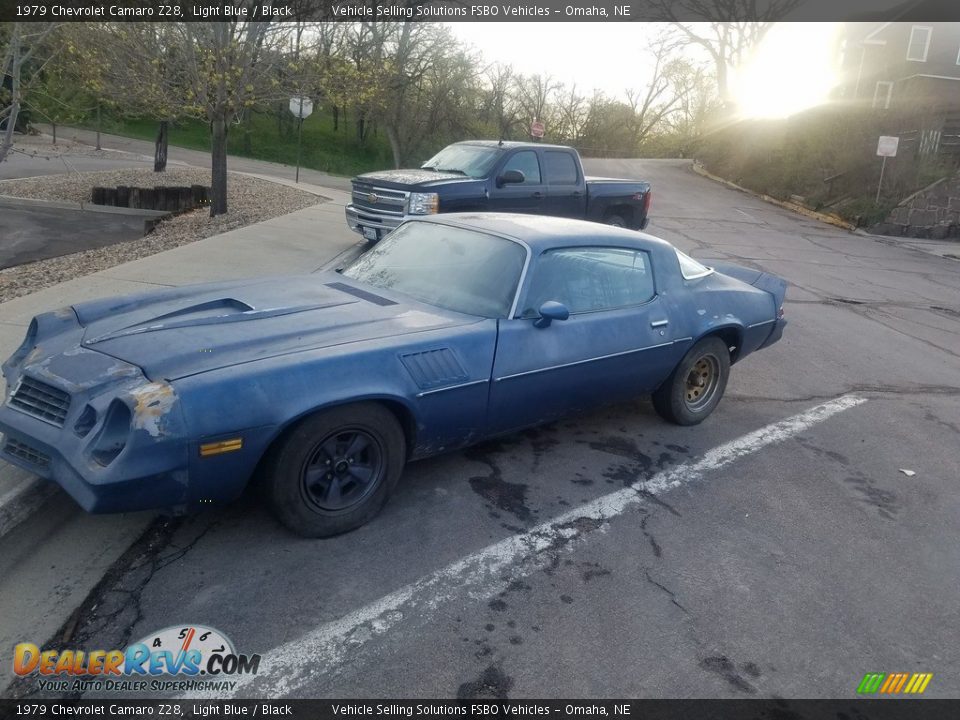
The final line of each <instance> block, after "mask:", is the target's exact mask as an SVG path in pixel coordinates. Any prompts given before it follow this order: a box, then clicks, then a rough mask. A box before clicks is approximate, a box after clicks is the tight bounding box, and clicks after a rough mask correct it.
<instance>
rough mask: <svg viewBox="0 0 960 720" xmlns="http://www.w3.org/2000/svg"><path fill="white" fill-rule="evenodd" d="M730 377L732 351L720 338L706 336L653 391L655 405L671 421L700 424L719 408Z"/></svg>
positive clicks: (662, 415) (680, 423) (661, 414)
mask: <svg viewBox="0 0 960 720" xmlns="http://www.w3.org/2000/svg"><path fill="white" fill-rule="evenodd" d="M729 378H730V350H729V349H728V348H727V346H726V344H725V343H724V342H723V340H721V339H720V338H718V337H708V338H704V339H703V340H701V341H700V342H698V343H697V344H696V345H694V346H693V347H692V348H690V350H689V351H688V352H687V354H686V355H684V356H683V360H681V361H680V363H679V364H678V365H677V367H676V368H674V370H673V372H672V373H670V377H668V378H667V379H666V380H665V381H664V383H663V385H661V386H660V387H659V388H657V390H656V392H654V393H653V407H654V408H655V409H656V411H657V414H659V415H660V417H662V418H663V419H664V420H667V421H668V422H672V423H675V424H677V425H697V424H699V423H702V422H703V421H704V420H706V419H707V418H708V417H709V416H710V413H712V412H713V410H714V408H716V407H717V404H718V403H719V402H720V398H722V397H723V392H724V390H726V388H727V380H728V379H729Z"/></svg>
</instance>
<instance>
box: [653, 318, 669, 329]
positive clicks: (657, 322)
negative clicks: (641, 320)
mask: <svg viewBox="0 0 960 720" xmlns="http://www.w3.org/2000/svg"><path fill="white" fill-rule="evenodd" d="M669 324H670V321H669V320H652V321H651V322H650V327H652V328H658V327H666V326H667V325H669Z"/></svg>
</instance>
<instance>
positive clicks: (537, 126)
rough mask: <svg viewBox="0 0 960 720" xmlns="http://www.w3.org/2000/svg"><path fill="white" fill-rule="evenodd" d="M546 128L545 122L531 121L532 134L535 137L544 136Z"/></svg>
mask: <svg viewBox="0 0 960 720" xmlns="http://www.w3.org/2000/svg"><path fill="white" fill-rule="evenodd" d="M545 129H546V128H544V127H543V123H542V122H540V121H539V120H534V121H533V122H532V123H530V135H531V136H533V137H535V138H542V137H543V133H544V130H545Z"/></svg>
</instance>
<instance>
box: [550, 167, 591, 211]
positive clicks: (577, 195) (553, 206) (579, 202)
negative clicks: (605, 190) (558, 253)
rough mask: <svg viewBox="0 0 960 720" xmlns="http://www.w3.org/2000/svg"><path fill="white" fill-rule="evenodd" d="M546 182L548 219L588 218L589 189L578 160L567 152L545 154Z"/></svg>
mask: <svg viewBox="0 0 960 720" xmlns="http://www.w3.org/2000/svg"><path fill="white" fill-rule="evenodd" d="M543 168H544V175H545V176H546V181H547V199H546V202H545V203H544V208H543V213H544V214H545V215H557V216H559V217H573V218H580V219H583V218H584V217H586V214H587V186H586V182H585V181H584V179H583V173H582V172H581V170H580V163H578V162H577V158H576V156H574V154H573V153H572V152H570V151H568V150H544V152H543Z"/></svg>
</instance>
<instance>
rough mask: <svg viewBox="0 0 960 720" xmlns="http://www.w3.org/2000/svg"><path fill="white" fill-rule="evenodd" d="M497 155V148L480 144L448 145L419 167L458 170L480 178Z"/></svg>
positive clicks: (490, 166)
mask: <svg viewBox="0 0 960 720" xmlns="http://www.w3.org/2000/svg"><path fill="white" fill-rule="evenodd" d="M499 155H500V150H499V148H494V147H484V146H482V145H461V144H457V145H449V146H447V147H445V148H444V149H443V150H441V151H440V152H438V153H437V154H436V155H434V156H433V157H432V158H430V159H429V160H427V161H426V162H425V163H424V164H423V165H421V167H422V168H424V169H427V170H438V171H447V172H451V171H452V172H459V173H463V174H464V175H469V176H470V177H472V178H482V177H485V176H486V174H487V173H488V172H489V171H490V168H492V167H493V163H495V162H496V160H497V157H498V156H499Z"/></svg>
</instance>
